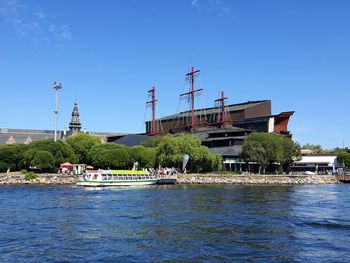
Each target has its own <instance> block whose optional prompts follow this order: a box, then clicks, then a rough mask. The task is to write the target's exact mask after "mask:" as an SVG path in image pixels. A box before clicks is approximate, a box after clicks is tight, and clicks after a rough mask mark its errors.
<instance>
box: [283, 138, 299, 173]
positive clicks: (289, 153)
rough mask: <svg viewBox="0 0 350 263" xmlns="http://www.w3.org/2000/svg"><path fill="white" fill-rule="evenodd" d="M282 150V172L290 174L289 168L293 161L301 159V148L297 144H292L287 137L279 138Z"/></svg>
mask: <svg viewBox="0 0 350 263" xmlns="http://www.w3.org/2000/svg"><path fill="white" fill-rule="evenodd" d="M280 140H281V143H282V148H283V158H282V162H281V164H282V166H281V167H283V170H284V171H286V172H287V173H289V172H290V166H291V164H292V163H293V162H294V161H295V160H300V159H301V148H300V145H299V144H298V143H297V142H294V141H293V140H292V139H291V138H289V137H281V138H280Z"/></svg>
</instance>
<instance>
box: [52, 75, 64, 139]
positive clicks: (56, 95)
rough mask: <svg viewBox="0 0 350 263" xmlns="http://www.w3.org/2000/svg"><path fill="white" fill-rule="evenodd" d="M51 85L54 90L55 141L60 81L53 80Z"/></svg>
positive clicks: (55, 136)
mask: <svg viewBox="0 0 350 263" xmlns="http://www.w3.org/2000/svg"><path fill="white" fill-rule="evenodd" d="M52 86H53V88H54V90H55V110H54V113H55V134H54V140H55V142H56V141H57V122H58V91H59V90H60V89H62V83H61V82H56V81H55V82H54V83H52Z"/></svg>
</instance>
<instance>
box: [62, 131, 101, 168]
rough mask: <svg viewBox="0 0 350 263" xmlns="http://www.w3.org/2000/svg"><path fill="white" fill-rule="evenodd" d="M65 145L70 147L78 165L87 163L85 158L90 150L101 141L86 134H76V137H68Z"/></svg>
mask: <svg viewBox="0 0 350 263" xmlns="http://www.w3.org/2000/svg"><path fill="white" fill-rule="evenodd" d="M67 144H68V145H70V146H71V147H72V149H73V151H74V153H75V155H76V157H77V158H78V162H79V163H85V164H86V163H87V161H88V160H87V156H88V153H89V151H90V149H91V148H92V147H93V146H95V145H100V144H101V140H100V138H98V137H96V136H92V135H89V134H87V133H78V134H77V135H76V136H69V137H68V138H67Z"/></svg>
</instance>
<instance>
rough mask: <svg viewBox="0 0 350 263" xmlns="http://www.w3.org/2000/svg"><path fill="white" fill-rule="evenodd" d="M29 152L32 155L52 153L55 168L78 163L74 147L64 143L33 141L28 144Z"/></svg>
mask: <svg viewBox="0 0 350 263" xmlns="http://www.w3.org/2000/svg"><path fill="white" fill-rule="evenodd" d="M28 151H31V152H30V154H33V152H38V151H46V152H49V153H51V154H52V156H53V158H54V161H55V163H54V166H55V167H59V166H60V164H61V163H64V162H70V163H75V162H76V161H77V158H76V156H75V154H74V151H73V149H72V147H71V146H70V145H68V144H66V143H64V142H63V141H57V142H55V141H53V140H50V139H44V140H37V141H33V142H31V143H30V144H28ZM28 151H27V152H28ZM50 161H51V160H50Z"/></svg>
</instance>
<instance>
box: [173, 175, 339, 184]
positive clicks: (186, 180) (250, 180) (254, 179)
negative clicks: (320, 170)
mask: <svg viewBox="0 0 350 263" xmlns="http://www.w3.org/2000/svg"><path fill="white" fill-rule="evenodd" d="M177 183H179V184H240V185H288V184H289V185H296V184H335V183H339V181H338V180H337V179H336V178H335V176H333V175H231V174H180V175H178V178H177Z"/></svg>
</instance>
